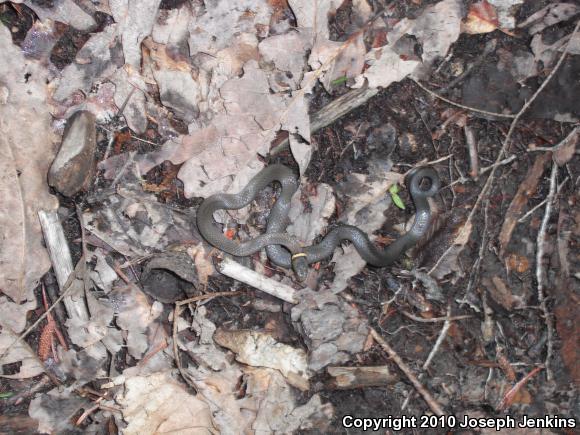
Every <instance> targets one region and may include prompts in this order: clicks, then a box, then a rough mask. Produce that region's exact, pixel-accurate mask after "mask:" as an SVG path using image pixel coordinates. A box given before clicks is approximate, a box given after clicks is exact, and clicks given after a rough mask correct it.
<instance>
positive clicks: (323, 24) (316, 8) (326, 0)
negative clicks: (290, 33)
mask: <svg viewBox="0 0 580 435" xmlns="http://www.w3.org/2000/svg"><path fill="white" fill-rule="evenodd" d="M342 3H344V0H288V4H289V5H290V8H292V12H294V15H295V16H296V21H297V22H298V27H301V28H311V29H313V31H314V34H315V35H316V37H318V36H320V37H322V38H328V34H329V32H328V15H329V14H330V13H333V12H334V11H336V9H338V8H339V7H340V5H341V4H342Z"/></svg>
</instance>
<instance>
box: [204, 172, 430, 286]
mask: <svg viewBox="0 0 580 435" xmlns="http://www.w3.org/2000/svg"><path fill="white" fill-rule="evenodd" d="M425 180H427V183H425ZM274 182H277V183H278V184H280V186H281V190H280V194H279V196H278V199H277V200H276V202H275V203H274V205H273V206H272V209H271V211H270V214H269V216H268V223H267V225H266V231H265V233H263V234H260V235H259V236H257V237H255V238H253V239H250V240H247V241H243V242H238V241H235V240H230V239H228V238H227V237H226V236H225V235H224V234H223V231H222V230H221V228H220V227H219V226H218V225H217V224H216V223H215V222H214V218H213V215H214V213H215V212H216V211H218V210H239V209H241V208H243V207H245V206H247V205H249V204H250V203H251V202H252V201H253V200H254V198H256V196H257V195H258V193H259V192H260V191H261V190H263V189H264V188H266V187H267V186H268V185H270V184H272V183H274ZM405 183H406V185H407V188H408V190H409V193H410V195H411V199H412V200H413V203H414V205H415V219H414V221H413V224H412V225H411V228H410V229H409V231H407V232H406V233H405V234H404V235H402V236H401V237H399V238H398V239H396V240H395V241H394V242H392V243H391V244H390V245H388V246H386V247H385V248H384V249H381V248H378V247H377V246H375V244H374V243H373V242H372V241H371V240H370V238H369V236H368V234H367V233H365V232H364V231H363V230H361V229H360V228H358V227H356V226H353V225H346V224H341V225H338V226H336V227H334V228H333V229H331V230H330V231H329V232H328V233H327V234H326V236H324V237H323V239H322V240H321V241H320V242H319V243H317V244H313V245H311V246H306V247H304V246H302V244H301V243H300V241H299V240H298V239H297V238H296V237H294V236H292V235H290V234H288V233H286V232H285V230H286V227H287V225H288V214H289V212H290V202H291V199H292V196H293V194H294V192H296V190H297V189H298V187H299V182H298V177H297V176H296V175H295V174H294V171H293V170H292V169H291V168H289V167H288V166H285V165H281V164H274V165H269V166H266V167H265V168H264V169H262V170H261V171H260V172H259V173H258V174H256V175H255V176H254V177H253V178H252V179H251V180H250V182H249V183H248V184H247V185H246V186H245V187H244V188H243V189H242V190H241V191H240V192H238V193H236V194H229V193H218V194H215V195H211V196H209V197H208V198H206V199H205V200H204V201H203V202H202V203H201V205H200V206H199V208H198V210H197V226H198V229H199V232H200V234H201V235H202V237H203V238H204V239H205V240H206V241H207V242H208V243H209V244H210V245H212V246H214V247H216V248H218V249H219V250H221V251H223V252H226V253H228V254H230V255H233V256H236V257H247V256H249V255H252V254H254V253H256V252H258V251H260V250H262V249H264V248H265V249H266V253H267V255H268V258H269V259H270V261H271V262H272V263H274V264H275V265H277V266H280V267H283V268H287V269H289V268H292V269H293V270H294V272H295V274H296V276H297V278H298V279H299V280H301V281H303V280H304V279H305V278H306V276H307V274H308V265H309V264H312V263H317V262H319V261H321V260H324V259H326V258H329V257H330V256H331V255H332V254H333V252H334V250H335V249H336V248H337V246H339V245H340V244H341V243H342V242H343V241H350V242H351V243H352V244H353V245H354V247H355V249H356V250H357V252H358V254H359V255H360V256H361V257H362V259H364V260H365V261H366V262H367V263H368V264H370V265H372V266H375V267H386V266H390V265H391V264H393V263H394V262H395V261H396V260H397V259H399V258H400V257H401V255H403V254H404V253H405V252H406V251H407V250H409V249H410V248H411V247H413V246H414V245H415V244H416V243H417V242H418V241H419V240H421V239H422V238H423V237H424V236H425V235H426V234H427V233H428V232H429V229H430V227H431V225H432V221H433V213H432V212H431V208H430V206H429V201H428V198H430V197H433V196H434V195H436V194H437V192H438V191H439V188H440V180H439V176H438V175H437V172H436V171H435V170H434V169H433V168H430V167H419V168H415V169H413V170H411V171H409V173H408V174H407V176H406V177H405Z"/></svg>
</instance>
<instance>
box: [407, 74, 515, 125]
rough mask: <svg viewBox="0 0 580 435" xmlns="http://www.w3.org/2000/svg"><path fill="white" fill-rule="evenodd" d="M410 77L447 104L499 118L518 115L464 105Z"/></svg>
mask: <svg viewBox="0 0 580 435" xmlns="http://www.w3.org/2000/svg"><path fill="white" fill-rule="evenodd" d="M409 78H410V79H411V80H412V81H414V82H415V83H416V84H417V86H419V87H420V88H421V89H423V90H424V91H425V92H427V93H428V94H429V95H432V96H433V97H435V98H439V99H440V100H442V101H445V102H446V103H447V104H451V105H452V106H457V107H459V108H461V109H465V110H469V111H471V112H476V113H482V114H484V115H488V116H496V117H498V118H515V117H516V116H517V115H506V114H503V113H495V112H488V111H487V110H481V109H476V108H475V107H469V106H464V105H463V104H459V103H456V102H455V101H451V100H450V99H448V98H445V97H442V96H441V95H439V94H437V93H435V92H433V91H432V90H431V89H429V88H427V87H425V86H424V85H423V84H421V82H419V81H418V80H416V79H414V78H413V77H409Z"/></svg>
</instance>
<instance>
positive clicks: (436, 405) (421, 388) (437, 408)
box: [370, 328, 444, 415]
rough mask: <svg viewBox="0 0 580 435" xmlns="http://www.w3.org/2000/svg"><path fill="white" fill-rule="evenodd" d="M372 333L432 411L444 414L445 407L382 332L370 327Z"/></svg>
mask: <svg viewBox="0 0 580 435" xmlns="http://www.w3.org/2000/svg"><path fill="white" fill-rule="evenodd" d="M370 333H371V336H372V337H373V339H374V340H375V341H376V342H377V343H378V344H379V345H380V346H381V347H382V348H383V350H384V351H385V352H387V354H388V355H389V357H390V358H391V359H392V360H393V361H394V362H395V363H396V364H397V366H399V369H401V371H402V372H403V373H404V374H405V375H406V376H407V378H409V380H410V381H411V383H412V384H413V386H414V387H415V389H416V390H417V391H418V392H419V394H421V396H422V397H423V399H424V400H425V402H427V405H429V408H431V411H433V413H435V414H436V415H444V412H443V409H442V408H441V406H440V405H439V403H437V401H436V400H435V399H434V398H433V396H431V393H429V391H427V390H426V389H425V387H424V386H423V384H421V382H419V380H418V379H417V377H416V376H415V374H414V373H413V371H412V370H411V368H410V367H409V366H408V365H407V364H405V362H404V361H403V360H402V359H401V357H400V356H399V355H398V354H397V353H396V352H395V351H394V349H393V348H392V347H391V346H389V345H388V344H387V342H386V341H385V340H384V339H383V337H381V336H380V334H379V333H378V332H377V331H375V330H374V329H373V328H370Z"/></svg>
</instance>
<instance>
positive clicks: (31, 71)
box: [0, 25, 58, 303]
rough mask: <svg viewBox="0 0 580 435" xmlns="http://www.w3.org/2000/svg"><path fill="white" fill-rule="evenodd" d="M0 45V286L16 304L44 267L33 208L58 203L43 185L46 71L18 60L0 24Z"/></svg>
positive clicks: (48, 132) (47, 135) (47, 145)
mask: <svg viewBox="0 0 580 435" xmlns="http://www.w3.org/2000/svg"><path fill="white" fill-rule="evenodd" d="M0 46H2V50H1V52H0V95H4V96H5V97H4V98H3V99H2V100H1V101H0V198H2V200H1V201H0V240H1V241H2V242H1V243H0V289H1V291H2V292H3V293H4V294H6V295H7V296H9V297H10V298H12V299H13V300H14V301H15V302H16V303H20V302H21V301H24V300H26V299H30V300H32V299H33V298H34V296H33V295H32V294H31V292H32V290H33V289H34V287H36V285H37V284H38V280H39V279H40V277H42V275H44V274H45V273H46V272H47V271H48V269H49V267H50V261H49V259H48V254H47V252H46V249H45V248H44V246H43V239H42V231H41V228H40V222H39V220H38V211H39V210H47V211H51V210H56V208H57V207H58V202H57V200H56V198H55V197H54V196H52V195H51V194H50V193H49V190H48V186H47V183H46V177H47V172H48V167H49V165H50V163H51V161H52V157H53V156H54V151H55V142H56V138H55V136H54V134H53V132H52V128H51V122H52V118H51V116H50V113H49V112H48V109H47V104H46V99H47V95H46V85H45V83H46V79H47V72H46V71H45V70H44V68H42V67H41V66H40V65H38V64H37V63H36V62H35V61H27V60H26V59H25V58H24V56H23V54H22V52H21V51H20V49H19V48H18V47H16V46H15V45H14V44H12V37H11V36H10V31H9V30H8V29H7V28H6V27H4V26H3V25H0ZM22 126H26V128H22Z"/></svg>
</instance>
